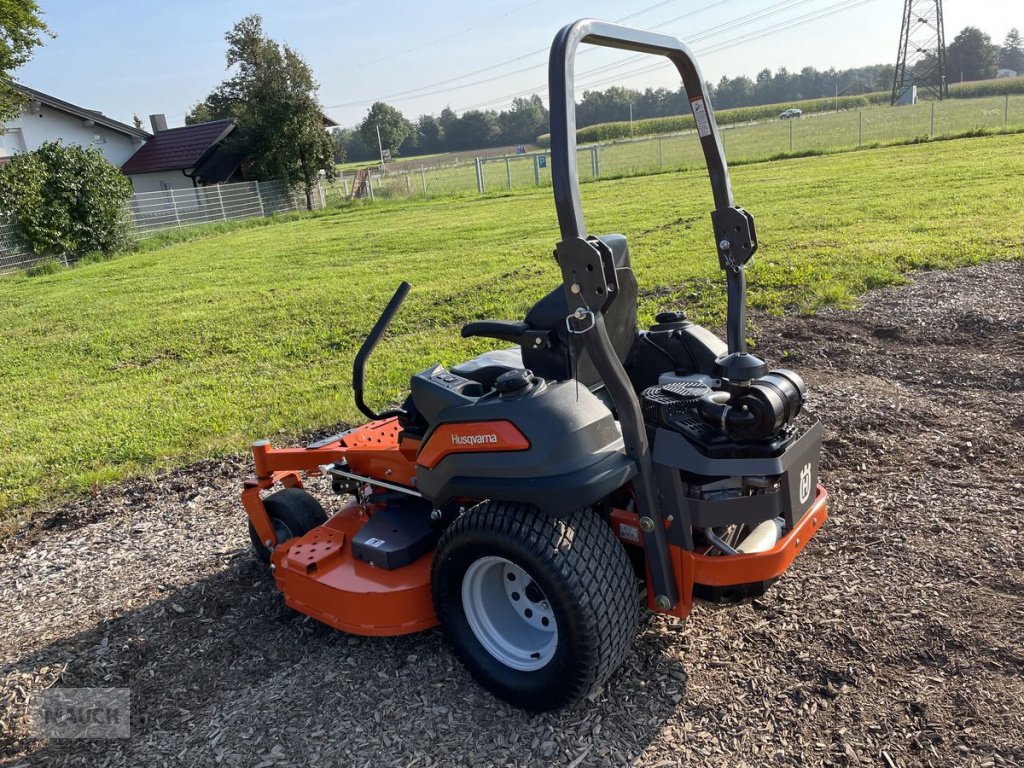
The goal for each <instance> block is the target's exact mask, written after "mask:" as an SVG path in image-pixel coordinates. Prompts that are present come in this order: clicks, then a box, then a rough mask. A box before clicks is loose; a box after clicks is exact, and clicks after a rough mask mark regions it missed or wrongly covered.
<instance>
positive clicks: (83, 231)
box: [0, 141, 134, 256]
mask: <svg viewBox="0 0 1024 768" xmlns="http://www.w3.org/2000/svg"><path fill="white" fill-rule="evenodd" d="M131 196H132V185H131V182H130V181H129V180H128V178H127V177H126V176H125V175H124V174H122V173H121V171H120V170H119V169H117V168H115V167H114V166H113V165H111V164H110V163H108V162H107V160H106V158H104V157H103V153H102V152H100V151H99V150H98V149H96V148H94V147H90V148H88V149H84V148H82V147H79V146H76V145H73V144H72V145H68V146H65V145H63V144H61V143H60V142H59V141H57V142H46V143H45V144H43V145H42V146H40V147H39V149H37V150H35V151H34V152H27V153H24V154H19V155H15V156H14V157H13V158H11V160H10V162H9V163H7V164H6V165H4V166H3V167H0V210H4V211H7V212H9V213H12V214H13V215H14V225H15V231H16V232H17V234H18V235H19V237H21V239H22V240H24V241H25V243H26V244H27V245H28V246H29V247H30V248H31V249H32V250H33V251H34V252H35V253H37V254H50V255H54V256H59V255H62V254H67V255H70V256H78V255H81V254H83V253H88V252H89V251H101V252H103V253H111V252H113V251H117V250H122V249H124V248H126V247H128V246H129V245H130V244H131V242H132V241H133V239H134V228H133V226H132V222H131V218H130V216H129V214H128V201H129V199H130V198H131Z"/></svg>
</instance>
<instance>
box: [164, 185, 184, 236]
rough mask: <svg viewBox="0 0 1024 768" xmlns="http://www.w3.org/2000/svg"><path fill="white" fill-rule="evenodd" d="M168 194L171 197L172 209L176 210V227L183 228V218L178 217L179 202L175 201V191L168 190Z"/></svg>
mask: <svg viewBox="0 0 1024 768" xmlns="http://www.w3.org/2000/svg"><path fill="white" fill-rule="evenodd" d="M167 194H169V195H170V196H171V207H172V208H173V209H174V226H176V227H180V226H181V217H180V216H178V202H177V201H176V200H175V199H174V190H173V189H168V190H167Z"/></svg>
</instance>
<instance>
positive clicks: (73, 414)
mask: <svg viewBox="0 0 1024 768" xmlns="http://www.w3.org/2000/svg"><path fill="white" fill-rule="evenodd" d="M1022 149H1024V139H1022V137H1021V136H999V137H986V138H976V139H969V140H957V141H949V142H942V143H934V144H922V145H915V146H907V147H895V148H887V149H879V150H873V151H868V152H858V153H851V154H844V155H835V156H829V157H821V158H806V159H796V160H787V161H784V162H772V163H764V164H757V165H747V166H743V167H739V168H736V169H734V173H733V183H734V187H735V190H736V195H737V201H738V202H739V203H740V204H742V205H744V206H745V207H747V208H748V209H750V210H751V211H752V212H753V213H754V215H755V216H756V217H757V225H758V231H759V234H760V235H761V251H760V252H759V254H758V257H757V259H756V260H755V262H756V263H755V265H754V266H753V267H752V268H751V269H750V273H749V275H750V283H751V302H752V304H753V305H754V306H755V307H759V308H763V309H767V310H769V311H773V312H781V311H808V310H813V309H814V308H816V307H819V306H821V305H823V304H839V305H847V304H850V303H851V302H852V301H853V298H854V297H855V296H856V295H857V294H858V293H860V292H862V291H864V290H866V289H869V288H872V287H876V286H880V285H886V284H892V283H896V282H898V281H899V280H900V279H901V277H900V276H901V273H902V272H904V271H906V270H908V269H912V268H915V267H953V266H957V265H961V264H967V263H972V262H978V261H984V260H991V259H1003V258H1022V257H1024V253H1022V242H1024V153H1022ZM583 197H584V201H585V204H586V208H587V211H588V215H589V224H590V228H591V231H593V232H606V231H623V232H625V233H626V234H627V235H628V236H629V237H630V241H631V243H632V249H633V254H634V262H635V267H636V270H637V275H638V279H639V282H640V285H641V290H642V297H643V298H642V312H643V315H644V318H645V319H650V317H651V316H652V315H653V313H654V312H655V311H656V310H657V309H659V308H662V307H670V306H672V307H674V306H678V305H679V304H681V303H684V302H685V304H686V305H687V307H688V311H689V313H690V315H691V317H693V318H694V319H696V320H698V321H704V322H710V323H712V324H716V323H719V322H720V321H721V320H722V318H723V309H724V296H723V292H722V285H721V277H720V273H719V270H718V267H717V258H716V256H715V252H714V248H713V238H712V236H711V232H710V228H709V226H708V224H709V218H708V211H709V210H710V208H711V200H710V194H709V190H708V185H707V182H706V179H705V178H704V177H703V175H702V174H701V173H699V172H683V173H670V174H662V175H657V176H651V177H647V178H643V179H633V180H628V181H621V180H620V181H598V182H595V183H591V184H587V185H585V186H584V187H583ZM555 240H556V225H555V217H554V212H553V207H552V204H551V200H550V192H549V191H548V190H543V189H534V190H528V191H523V192H521V193H516V194H513V195H506V196H485V197H473V198H461V199H448V200H435V201H418V202H401V203H399V202H392V203H386V204H378V205H375V206H354V207H351V208H345V209H339V210H336V211H333V212H329V213H327V214H321V215H319V216H317V217H314V218H308V219H302V220H292V221H287V222H284V223H280V224H277V225H273V226H262V227H251V228H245V229H240V230H238V231H234V232H229V233H225V234H220V235H217V236H215V237H210V238H209V239H206V240H197V241H195V242H187V243H181V244H177V245H172V246H168V247H166V248H162V249H156V250H150V251H145V252H141V253H136V254H131V255H127V256H124V257H122V258H118V259H115V260H113V261H109V262H103V263H94V264H88V265H84V266H81V267H77V268H75V269H72V270H65V271H62V272H59V273H56V274H52V275H45V276H37V277H29V276H24V275H22V276H18V277H11V278H6V279H3V280H0V326H2V327H3V328H4V331H5V344H4V346H3V348H2V350H0V382H2V385H3V396H2V397H0V431H2V436H0V444H2V445H3V448H4V451H5V456H4V460H3V461H2V462H0V510H2V511H0V517H5V518H7V520H8V521H10V520H13V519H15V518H17V517H18V516H19V515H20V514H23V512H24V508H25V505H32V504H33V503H36V502H40V501H43V500H47V499H50V498H52V497H54V496H55V495H59V494H63V493H69V492H83V491H88V490H89V489H90V488H91V487H92V486H93V485H94V484H97V483H104V482H109V481H113V480H117V479H120V478H124V477H126V476H130V475H133V474H137V473H140V472H146V471H150V470H152V469H155V468H159V467H167V466H173V465H178V464H182V463H184V462H186V461H189V460H192V459H196V458H200V457H206V456H213V455H218V454H221V455H223V454H230V453H237V452H239V451H242V450H244V449H245V447H246V446H247V444H248V443H249V442H250V441H251V440H252V439H254V438H258V437H262V436H266V435H272V436H276V439H277V440H278V441H280V442H287V441H288V440H289V439H290V438H291V437H293V436H295V435H297V434H299V433H301V432H303V431H305V430H309V429H312V428H315V427H319V426H322V425H327V424H333V423H336V422H339V421H347V420H356V419H357V418H358V415H357V412H356V410H355V408H354V407H353V405H352V401H351V395H350V392H349V389H348V386H349V376H350V370H351V360H352V356H353V354H354V352H355V349H356V348H357V347H358V345H359V344H360V342H361V341H362V339H363V336H364V334H365V333H366V332H367V331H368V330H369V328H370V326H371V325H372V324H373V322H374V320H375V319H376V316H377V314H378V312H379V310H380V308H381V307H382V306H383V305H384V303H385V302H386V301H387V299H388V298H389V297H390V295H391V292H392V291H393V289H394V287H395V286H396V285H397V284H398V282H399V281H400V280H402V279H408V280H409V281H410V282H411V283H412V284H413V286H414V291H413V293H412V294H411V295H410V298H409V300H408V301H407V303H406V305H405V307H404V308H403V310H402V312H401V313H400V315H399V316H398V318H397V319H396V321H395V325H394V327H393V333H392V334H391V336H390V338H389V339H388V340H386V341H385V342H384V343H383V344H382V345H381V347H380V348H379V349H378V351H377V353H376V355H375V357H374V358H373V359H372V360H371V363H370V372H369V377H368V378H369V382H370V393H369V397H368V399H369V400H370V401H371V402H374V403H378V404H383V403H385V402H388V401H393V400H395V399H397V398H398V397H399V396H400V393H401V392H402V389H403V388H404V386H405V384H406V382H407V378H408V375H409V374H410V373H411V372H413V371H415V370H417V369H420V368H422V367H425V366H426V365H428V364H430V363H433V362H436V361H442V362H445V363H449V364H451V363H455V362H458V361H459V360H461V359H465V358H466V357H468V356H470V355H472V354H473V353H474V352H476V351H478V350H480V349H482V348H484V347H486V346H487V342H486V341H481V342H477V343H468V342H465V341H463V340H461V339H460V338H459V337H458V328H459V325H460V324H461V323H462V322H464V321H466V320H469V319H473V318H480V317H495V318H519V317H521V316H522V315H523V313H524V311H525V310H526V309H527V308H528V306H529V305H530V304H531V303H532V302H533V301H534V300H535V299H536V298H537V297H538V296H539V295H540V294H541V293H542V292H544V291H546V290H548V289H549V288H550V287H551V286H552V285H553V284H555V282H556V281H557V275H556V267H555V264H554V263H553V261H552V259H551V258H550V253H551V249H552V246H553V244H554V242H555ZM896 321H898V318H894V322H896ZM19 508H21V511H19Z"/></svg>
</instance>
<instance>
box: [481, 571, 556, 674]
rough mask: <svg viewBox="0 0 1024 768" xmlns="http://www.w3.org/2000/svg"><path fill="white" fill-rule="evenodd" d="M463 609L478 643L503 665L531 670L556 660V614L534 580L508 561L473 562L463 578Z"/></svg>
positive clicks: (521, 669)
mask: <svg viewBox="0 0 1024 768" xmlns="http://www.w3.org/2000/svg"><path fill="white" fill-rule="evenodd" d="M462 608H463V610H464V611H465V613H466V620H467V621H468V622H469V628H470V629H472V630H473V634H474V635H475V636H476V639H477V640H479V641H480V645H482V646H483V647H484V648H485V649H486V650H487V652H488V653H489V654H491V656H493V657H494V658H495V659H497V660H498V661H500V662H501V663H502V664H504V665H505V666H506V667H511V668H512V669H517V670H520V671H522V672H532V671H534V670H537V669H540V668H541V667H543V666H544V665H546V664H547V663H548V662H549V661H551V659H552V658H553V657H554V655H555V649H556V648H557V647H558V626H557V624H556V623H555V614H554V612H553V611H552V610H551V605H550V603H549V602H548V599H547V597H545V595H544V593H543V592H542V591H541V589H540V587H539V586H538V585H537V583H536V582H535V581H534V580H533V577H531V576H530V574H529V573H527V572H526V571H525V570H523V569H522V568H520V567H519V566H518V565H516V564H515V563H513V562H512V561H510V560H506V559H505V558H503V557H495V556H488V557H481V558H480V559H479V560H476V561H474V562H473V564H472V565H470V566H469V568H468V569H467V570H466V575H465V577H464V578H463V580H462Z"/></svg>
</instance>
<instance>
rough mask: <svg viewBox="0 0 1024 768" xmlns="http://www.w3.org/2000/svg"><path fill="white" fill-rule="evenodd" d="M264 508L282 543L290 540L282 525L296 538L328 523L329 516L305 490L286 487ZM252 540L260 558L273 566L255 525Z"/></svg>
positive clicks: (270, 498) (274, 495) (250, 532)
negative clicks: (287, 539)
mask: <svg viewBox="0 0 1024 768" xmlns="http://www.w3.org/2000/svg"><path fill="white" fill-rule="evenodd" d="M263 506H264V507H266V509H267V515H268V516H269V517H270V522H271V523H273V524H274V530H275V532H276V533H277V534H278V540H277V543H278V544H281V543H282V542H283V541H285V540H286V539H284V538H282V533H283V530H282V529H281V525H280V524H281V523H283V524H284V526H285V527H286V528H287V531H288V532H290V533H291V536H292V537H296V536H302V535H303V534H306V533H309V532H310V531H311V530H313V529H314V528H316V527H317V526H318V525H323V524H324V523H326V522H327V513H326V512H325V511H324V508H323V507H322V506H321V504H320V502H319V501H317V500H316V499H315V498H314V497H313V496H311V495H310V494H309V493H308V492H307V491H304V490H302V489H301V488H283V489H281V490H280V491H278V492H277V493H272V494H270V495H269V496H267V498H265V499H264V500H263ZM284 535H285V536H287V534H284ZM249 540H250V541H251V542H252V548H253V551H254V552H255V553H256V557H258V558H259V559H260V560H262V561H263V562H264V563H269V562H270V550H269V549H267V547H266V546H264V544H263V542H262V541H260V538H259V536H257V535H256V529H255V528H253V527H252V523H251V522H250V523H249Z"/></svg>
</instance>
